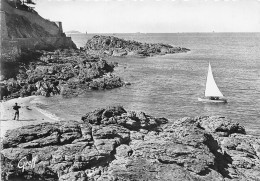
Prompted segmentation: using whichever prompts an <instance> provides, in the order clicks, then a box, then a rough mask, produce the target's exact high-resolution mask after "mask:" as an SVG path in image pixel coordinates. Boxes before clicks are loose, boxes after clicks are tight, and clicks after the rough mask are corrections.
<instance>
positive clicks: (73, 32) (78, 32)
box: [65, 30, 82, 34]
mask: <svg viewBox="0 0 260 181" xmlns="http://www.w3.org/2000/svg"><path fill="white" fill-rule="evenodd" d="M65 33H66V34H82V33H81V32H80V31H76V30H71V31H66V32H65Z"/></svg>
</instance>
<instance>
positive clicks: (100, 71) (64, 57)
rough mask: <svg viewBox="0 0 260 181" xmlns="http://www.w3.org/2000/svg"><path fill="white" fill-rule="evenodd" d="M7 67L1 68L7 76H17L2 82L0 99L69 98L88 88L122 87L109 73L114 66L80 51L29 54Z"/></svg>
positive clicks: (120, 81)
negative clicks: (56, 96)
mask: <svg viewBox="0 0 260 181" xmlns="http://www.w3.org/2000/svg"><path fill="white" fill-rule="evenodd" d="M25 60H26V61H27V62H25ZM9 64H10V65H9ZM9 64H8V63H6V64H5V65H4V66H3V69H4V70H5V72H6V74H8V73H9V74H11V73H13V74H16V75H8V76H13V77H14V76H15V78H10V79H8V80H5V81H2V82H1V93H2V94H1V99H2V98H3V97H4V96H5V97H6V98H7V99H10V98H17V97H24V96H31V95H43V96H47V97H48V96H52V95H55V94H61V95H63V96H65V97H68V96H75V95H77V94H79V93H83V92H85V91H87V90H89V89H91V90H97V89H113V88H116V87H121V86H123V85H124V82H123V81H122V80H121V78H120V77H118V76H115V75H113V74H112V72H113V70H114V67H115V66H116V65H117V63H108V62H107V61H106V60H104V59H102V58H100V57H98V56H91V55H89V54H87V53H86V52H83V51H80V50H74V49H70V50H68V49H65V50H56V51H54V52H47V51H36V52H29V53H28V54H26V55H25V56H24V57H22V58H21V61H20V62H15V63H13V62H11V63H9ZM8 70H10V71H8ZM12 70H13V72H12ZM17 72H18V73H17Z"/></svg>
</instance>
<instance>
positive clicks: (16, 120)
mask: <svg viewBox="0 0 260 181" xmlns="http://www.w3.org/2000/svg"><path fill="white" fill-rule="evenodd" d="M0 121H10V119H0ZM12 121H36V119H19V120H13V119H12Z"/></svg>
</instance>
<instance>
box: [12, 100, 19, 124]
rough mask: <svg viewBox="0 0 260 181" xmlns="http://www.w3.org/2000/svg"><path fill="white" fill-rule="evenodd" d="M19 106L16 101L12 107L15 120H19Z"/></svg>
mask: <svg viewBox="0 0 260 181" xmlns="http://www.w3.org/2000/svg"><path fill="white" fill-rule="evenodd" d="M20 108H21V106H18V105H17V103H15V105H14V106H13V109H14V110H15V113H14V120H15V118H16V120H19V109H20ZM16 116H17V117H16Z"/></svg>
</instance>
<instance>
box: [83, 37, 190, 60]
mask: <svg viewBox="0 0 260 181" xmlns="http://www.w3.org/2000/svg"><path fill="white" fill-rule="evenodd" d="M84 48H85V50H86V51H87V52H88V53H90V54H98V55H102V56H119V57H121V56H138V57H148V56H154V55H165V54H172V53H180V52H187V51H189V49H186V48H181V47H173V46H171V45H166V44H162V43H157V44H152V43H140V42H137V41H132V40H124V39H120V38H117V37H114V36H101V35H95V36H93V37H92V38H91V39H89V40H88V41H87V43H86V45H85V47H84Z"/></svg>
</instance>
